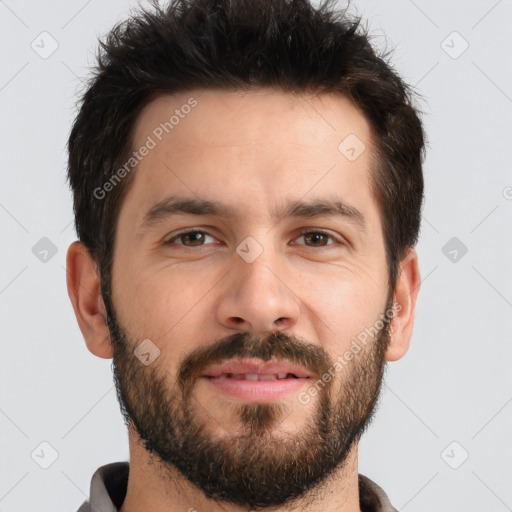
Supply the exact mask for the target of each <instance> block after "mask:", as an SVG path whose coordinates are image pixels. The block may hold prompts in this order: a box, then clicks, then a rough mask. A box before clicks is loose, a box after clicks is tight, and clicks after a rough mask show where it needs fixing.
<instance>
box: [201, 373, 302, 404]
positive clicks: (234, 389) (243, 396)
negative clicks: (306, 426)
mask: <svg viewBox="0 0 512 512" xmlns="http://www.w3.org/2000/svg"><path fill="white" fill-rule="evenodd" d="M202 379H204V380H206V381H207V382H209V383H210V384H211V385H212V386H214V387H215V389H217V390H218V391H220V392H222V393H225V394H226V395H230V396H232V397H235V398H238V399H240V400H247V401H251V402H268V401H269V400H270V401H272V400H277V399H279V398H281V397H283V396H285V395H289V394H290V393H294V392H297V391H298V390H299V389H300V388H301V387H302V386H304V384H306V383H307V382H309V381H310V380H311V379H309V378H299V379H293V378H291V379H276V380H242V379H232V378H215V377H202Z"/></svg>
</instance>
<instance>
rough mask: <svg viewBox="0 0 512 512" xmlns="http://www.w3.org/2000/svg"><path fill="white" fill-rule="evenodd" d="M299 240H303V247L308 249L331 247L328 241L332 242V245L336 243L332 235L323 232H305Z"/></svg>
mask: <svg viewBox="0 0 512 512" xmlns="http://www.w3.org/2000/svg"><path fill="white" fill-rule="evenodd" d="M299 238H304V240H305V241H306V244H304V245H307V246H308V247H326V246H327V245H333V244H332V243H328V240H329V239H331V240H333V241H334V243H336V242H337V240H335V239H334V237H333V236H332V235H330V234H329V233H325V232H324V231H305V232H303V233H302V234H301V236H300V237H299Z"/></svg>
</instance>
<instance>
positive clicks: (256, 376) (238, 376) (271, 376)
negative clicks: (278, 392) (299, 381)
mask: <svg viewBox="0 0 512 512" xmlns="http://www.w3.org/2000/svg"><path fill="white" fill-rule="evenodd" d="M287 375H288V373H277V374H275V373H274V374H265V375H259V374H257V373H236V374H234V373H228V374H224V375H220V376H219V377H217V378H230V379H236V380H252V381H257V380H277V379H286V377H287Z"/></svg>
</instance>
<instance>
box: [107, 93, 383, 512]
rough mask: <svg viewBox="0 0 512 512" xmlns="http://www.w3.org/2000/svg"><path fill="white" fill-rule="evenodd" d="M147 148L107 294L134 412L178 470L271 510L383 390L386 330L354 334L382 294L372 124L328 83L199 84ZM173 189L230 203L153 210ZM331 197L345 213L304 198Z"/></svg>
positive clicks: (171, 104)
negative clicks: (285, 86)
mask: <svg viewBox="0 0 512 512" xmlns="http://www.w3.org/2000/svg"><path fill="white" fill-rule="evenodd" d="M191 97H193V98H194V99H195V100H196V101H197V104H196V106H194V108H182V106H183V105H189V104H191V103H190V101H189V99H190V98H191ZM176 109H178V110H179V113H180V115H179V116H177V115H176V116H175V118H174V119H173V121H172V129H171V128H169V126H171V125H169V124H168V125H167V126H166V127H167V131H168V132H169V133H166V131H165V129H163V128H162V124H165V123H166V122H168V121H169V118H170V117H171V116H172V115H173V114H175V110H176ZM178 118H179V121H178V122H176V119H178ZM351 134H352V135H351ZM349 136H350V137H349ZM148 137H150V138H151V140H152V142H150V141H149V139H148ZM347 137H349V138H348V139H346V138H347ZM354 137H357V139H355V138H354ZM160 139H161V140H160ZM345 139H346V141H345V143H343V144H342V146H341V150H340V149H339V146H340V143H342V141H344V140H345ZM357 140H359V142H357ZM354 141H356V142H357V144H355V143H354ZM361 142H362V143H363V144H364V145H365V147H366V149H365V150H364V151H363V152H362V153H361V154H360V155H359V156H358V157H357V158H355V159H354V155H357V154H358V153H359V152H360V150H361V148H362V145H361ZM347 144H348V148H347V147H346V146H347ZM144 145H145V146H146V147H148V148H150V149H149V150H148V151H147V152H146V151H142V152H140V154H142V153H147V154H146V156H144V157H143V158H142V159H141V161H140V162H139V164H138V165H137V168H136V171H134V172H135V173H136V174H135V176H134V182H133V184H132V187H131V188H130V190H129V191H128V193H127V195H126V196H125V198H124V200H123V204H122V207H121V210H120V213H119V218H118V224H117V235H116V243H115V247H114V259H113V261H114V263H113V272H112V302H113V303H112V304H110V303H109V302H108V301H107V300H106V301H105V302H106V307H107V312H108V314H109V328H110V331H111V336H112V341H113V342H114V348H115V352H114V363H115V376H116V384H117V386H118V390H119V393H120V396H121V399H122V404H123V406H124V407H125V413H126V415H127V419H129V420H130V422H132V423H133V425H134V426H135V428H136V430H137V433H138V435H139V436H140V437H141V439H142V440H143V441H144V443H145V447H146V449H147V450H148V451H149V452H151V453H153V454H155V455H157V456H158V458H159V459H160V460H161V462H162V465H163V468H164V469H167V470H168V472H169V475H170V476H172V475H173V471H176V469H177V470H179V471H180V472H181V473H182V475H183V476H184V477H186V478H187V479H188V480H189V481H191V482H192V483H194V484H195V485H196V486H197V487H199V488H200V489H201V490H202V491H203V492H204V493H205V495H207V496H209V497H212V498H214V499H218V500H224V501H228V502H232V503H236V504H239V505H243V506H245V505H247V506H253V507H254V506H277V505H281V504H283V503H285V502H288V501H290V500H293V498H297V497H300V496H301V495H303V494H304V493H305V492H306V491H307V490H309V489H312V488H313V487H314V486H315V485H318V484H319V483H322V482H325V481H326V480H327V478H328V477H329V476H330V475H331V474H332V473H333V471H334V470H336V469H339V468H340V467H342V465H343V463H344V462H345V461H346V460H347V456H348V454H349V452H350V450H351V449H352V448H353V446H354V443H355V442H356V441H357V439H358V437H359V436H360V434H361V433H362V431H363V429H364V428H365V426H366V425H367V424H368V421H369V420H370V418H371V414H372V411H373V409H374V406H375V402H376V400H377V397H378V393H379V388H380V384H381V379H382V372H383V369H384V364H385V348H386V344H387V341H388V329H387V328H384V329H380V330H379V332H378V334H377V335H376V336H373V337H371V338H370V339H369V341H368V342H367V343H363V342H361V340H362V339H363V338H362V337H361V336H360V335H361V333H363V332H368V329H372V328H374V327H375V325H379V324H378V320H379V318H382V315H383V314H385V312H386V311H388V310H389V308H390V306H391V303H390V302H389V301H388V299H389V297H388V280H387V266H386V261H385V247H384V240H383V236H382V226H381V220H380V218H379V213H378V208H377V204H376V202H375V199H374V198H373V196H372V194H371V190H370V177H369V166H370V151H371V144H370V133H369V126H368V123H367V121H366V120H365V118H364V117H363V116H362V115H361V114H360V113H359V112H358V111H357V110H356V109H355V108H354V106H353V105H352V103H351V102H350V101H349V100H347V99H345V98H343V97H341V96H336V95H326V94H322V95H320V96H317V97H312V96H303V97H301V96H292V95H291V94H287V93H284V92H278V91H276V90H270V89H258V90H256V91H253V92H249V93H241V92H226V91H223V92H220V91H204V90H200V91H199V90H197V91H193V92H190V93H180V94H176V95H172V96H165V97H161V98H159V99H156V100H154V101H153V102H152V103H150V104H149V105H148V106H147V107H146V108H145V109H144V110H143V112H142V113H141V115H140V117H139V119H138V121H137V125H136V129H135V133H134V140H133V147H134V149H135V150H139V148H141V147H142V146H144ZM352 147H354V151H352V150H351V148H352ZM171 197H172V199H173V200H177V199H189V200H195V201H209V202H211V203H212V204H214V203H215V204H216V206H219V207H220V209H226V210H229V214H226V215H224V214H223V213H222V212H221V213H215V212H213V210H212V209H211V208H210V209H204V208H203V209H202V210H201V211H200V209H198V208H196V209H195V210H192V209H190V208H189V213H182V212H181V213H178V212H177V211H176V208H170V207H169V203H168V204H167V208H159V209H158V211H157V212H156V209H155V208H154V207H155V205H160V206H162V204H163V202H164V201H165V200H167V199H168V198H171ZM169 201H170V200H169ZM299 202H300V203H304V206H302V207H296V208H294V210H293V215H287V207H288V206H289V205H290V204H292V203H299ZM336 202H341V203H343V204H344V205H345V206H346V207H349V208H346V209H345V214H340V213H338V214H335V215H333V214H331V213H328V212H327V210H326V209H323V210H322V209H317V210H316V211H315V212H314V213H315V215H312V213H313V212H312V210H311V209H310V208H309V206H311V205H312V204H313V203H318V204H320V203H322V204H323V203H325V204H327V203H329V204H334V203H336ZM318 204H317V206H318ZM189 205H190V203H189ZM196 206H197V205H194V207H196ZM210 206H211V204H210ZM152 209H153V214H152V215H151V214H149V215H148V212H150V211H151V210H152ZM355 210H357V211H358V212H359V214H360V216H359V217H356V216H355V215H354V214H353V213H354V211H355ZM347 211H350V212H352V215H349V214H347ZM193 212H195V213H193ZM288 213H290V211H288ZM358 219H359V220H358ZM361 221H362V222H364V225H363V224H361ZM380 325H382V323H381V324H380ZM143 340H151V341H150V342H148V341H145V342H144V344H143V345H142V347H144V351H143V353H144V355H143V356H141V355H140V353H139V351H136V352H135V353H134V350H135V349H136V348H137V346H139V345H140V343H141V342H142V341H143ZM358 340H359V341H358ZM354 341H355V342H356V343H355V344H354ZM356 347H357V348H356ZM158 351H159V352H158ZM347 351H349V355H347ZM350 353H351V354H352V357H349V356H350ZM137 354H138V355H139V357H137ZM156 356H157V357H156ZM155 357H156V358H155ZM153 358H155V359H154V360H153ZM148 360H152V362H151V363H150V364H144V363H147V362H148ZM240 361H242V362H245V363H251V362H252V363H254V366H252V367H251V366H247V367H246V371H245V370H244V368H242V370H240V369H236V368H235V369H234V370H233V369H231V371H230V369H229V368H225V367H224V368H219V365H221V364H222V363H225V362H228V363H232V362H240ZM336 361H338V362H339V364H336V365H335V362H336ZM340 361H341V363H340ZM263 363H267V364H273V363H277V364H281V366H274V367H272V366H267V367H266V368H264V367H263V366H262V364H263ZM292 365H293V366H292ZM291 373H293V374H295V375H297V374H299V375H298V376H299V377H301V378H296V377H294V376H292V375H290V374H291ZM232 374H235V375H232ZM239 374H243V375H242V376H241V377H242V380H238V379H239V378H240V375H239ZM247 374H250V375H249V377H248V378H247ZM255 374H259V376H258V377H257V378H258V379H260V380H258V381H255V380H253V379H254V378H255V376H254V375H255ZM274 374H280V375H278V376H280V377H283V375H282V374H288V375H287V378H286V379H283V380H281V379H277V380H266V379H273V378H274V377H273V375H274ZM326 374H327V375H331V377H330V378H329V377H326ZM261 375H263V377H261Z"/></svg>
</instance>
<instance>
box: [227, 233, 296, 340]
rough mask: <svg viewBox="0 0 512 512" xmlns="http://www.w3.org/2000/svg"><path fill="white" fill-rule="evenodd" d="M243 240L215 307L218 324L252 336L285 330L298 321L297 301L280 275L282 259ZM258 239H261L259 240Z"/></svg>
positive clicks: (252, 241)
mask: <svg viewBox="0 0 512 512" xmlns="http://www.w3.org/2000/svg"><path fill="white" fill-rule="evenodd" d="M271 238H272V237H271V236H268V237H265V240H266V242H265V247H263V246H262V245H260V244H259V243H258V242H257V241H256V240H255V239H254V238H251V237H248V238H246V239H245V240H244V241H243V242H242V243H241V244H239V246H238V247H237V254H236V255H235V258H234V262H233V267H232V271H231V272H230V276H231V277H230V279H229V283H228V284H227V287H226V288H225V289H224V291H223V295H222V297H221V301H220V304H219V309H218V315H219V322H221V323H222V324H223V325H225V326H226V327H229V328H231V329H233V328H236V329H240V330H248V331H250V332H251V333H253V334H258V333H264V332H269V331H273V330H276V329H289V328H291V327H292V326H293V325H295V323H296V322H297V320H298V316H299V312H300V306H299V299H298V297H297V296H296V295H295V293H294V292H293V291H292V290H291V289H290V284H289V283H287V279H286V276H285V275H284V274H285V272H284V259H283V258H281V257H280V255H279V253H278V252H277V250H276V249H275V248H274V247H272V243H271ZM260 239H261V237H260Z"/></svg>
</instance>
